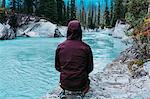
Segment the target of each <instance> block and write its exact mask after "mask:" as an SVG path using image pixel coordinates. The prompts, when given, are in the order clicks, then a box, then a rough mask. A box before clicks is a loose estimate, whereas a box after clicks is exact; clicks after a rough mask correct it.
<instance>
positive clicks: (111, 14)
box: [110, 0, 114, 26]
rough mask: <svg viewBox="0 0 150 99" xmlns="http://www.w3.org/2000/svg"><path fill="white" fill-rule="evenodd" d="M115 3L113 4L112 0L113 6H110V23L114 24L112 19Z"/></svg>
mask: <svg viewBox="0 0 150 99" xmlns="http://www.w3.org/2000/svg"><path fill="white" fill-rule="evenodd" d="M113 10H114V5H113V0H111V7H110V25H111V26H112V21H113V13H114V11H113Z"/></svg>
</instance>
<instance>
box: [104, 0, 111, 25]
mask: <svg viewBox="0 0 150 99" xmlns="http://www.w3.org/2000/svg"><path fill="white" fill-rule="evenodd" d="M104 17H105V26H106V27H108V26H110V17H109V9H108V1H107V0H106V8H105V13H104Z"/></svg>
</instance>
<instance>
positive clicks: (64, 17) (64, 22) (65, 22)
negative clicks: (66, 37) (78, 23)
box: [62, 2, 67, 25]
mask: <svg viewBox="0 0 150 99" xmlns="http://www.w3.org/2000/svg"><path fill="white" fill-rule="evenodd" d="M62 19H63V20H62V22H63V25H67V10H66V5H65V2H63V18H62Z"/></svg>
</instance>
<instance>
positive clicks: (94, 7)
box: [1, 0, 149, 28]
mask: <svg viewBox="0 0 150 99" xmlns="http://www.w3.org/2000/svg"><path fill="white" fill-rule="evenodd" d="M6 1H7V0H2V1H1V7H2V8H7V9H9V8H10V7H13V8H14V9H15V11H16V12H17V13H24V14H29V15H36V16H39V17H45V18H47V19H48V20H50V21H51V22H53V23H57V24H58V25H67V23H68V21H69V20H71V19H78V20H80V22H81V23H82V26H84V27H89V28H96V27H102V28H103V27H108V28H109V27H114V26H115V24H116V21H117V20H122V21H125V22H127V23H129V24H130V25H131V27H136V26H138V25H139V24H140V23H141V22H143V19H144V18H145V16H146V15H147V12H148V6H149V1H148V0H111V1H110V2H108V1H109V0H104V1H105V5H102V4H101V0H97V2H96V4H93V0H89V3H88V7H86V6H87V5H86V6H85V0H79V2H80V6H78V5H77V3H76V2H77V1H76V0H68V1H64V0H8V1H7V2H6Z"/></svg>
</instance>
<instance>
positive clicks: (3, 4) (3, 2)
mask: <svg viewBox="0 0 150 99" xmlns="http://www.w3.org/2000/svg"><path fill="white" fill-rule="evenodd" d="M5 4H6V1H5V0H2V8H5Z"/></svg>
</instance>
